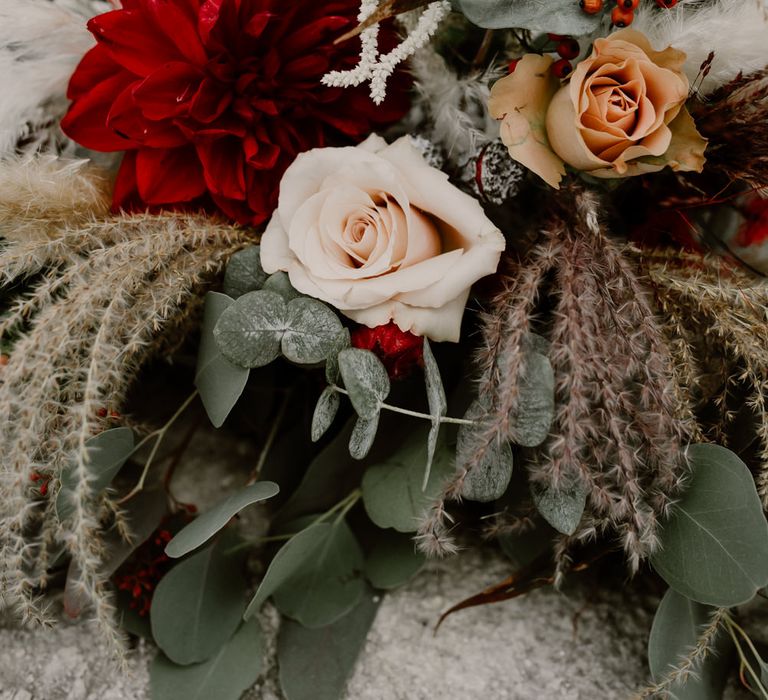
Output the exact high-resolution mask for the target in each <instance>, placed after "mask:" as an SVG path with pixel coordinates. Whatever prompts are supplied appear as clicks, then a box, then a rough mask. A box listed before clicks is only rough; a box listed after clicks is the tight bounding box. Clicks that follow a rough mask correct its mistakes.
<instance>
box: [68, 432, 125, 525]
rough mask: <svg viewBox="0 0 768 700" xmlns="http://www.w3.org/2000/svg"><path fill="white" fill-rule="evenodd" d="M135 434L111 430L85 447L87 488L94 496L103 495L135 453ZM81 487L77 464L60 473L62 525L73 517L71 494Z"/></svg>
mask: <svg viewBox="0 0 768 700" xmlns="http://www.w3.org/2000/svg"><path fill="white" fill-rule="evenodd" d="M133 446H134V443H133V431H132V430H131V429H130V428H112V429H111V430H105V431H104V432H103V433H99V434H98V435H95V436H94V437H92V438H91V439H90V440H88V441H87V442H86V443H85V449H86V452H87V459H86V464H87V467H88V488H89V490H90V492H91V494H92V495H94V496H95V495H96V494H98V493H100V492H101V491H103V490H104V489H105V488H106V487H107V486H109V484H110V483H111V482H112V479H114V478H115V476H116V475H117V473H118V472H119V471H120V469H121V468H122V466H123V465H124V464H125V463H126V462H127V461H128V458H129V457H130V456H131V453H132V452H133ZM78 483H79V480H78V475H77V473H76V470H75V466H74V464H70V465H69V466H67V467H66V468H65V469H64V470H63V471H62V472H61V489H59V493H58V496H57V497H56V513H57V515H58V517H59V521H62V522H63V521H64V520H66V519H67V518H68V517H69V516H70V515H72V509H73V505H72V494H73V491H74V489H76V488H77V486H78Z"/></svg>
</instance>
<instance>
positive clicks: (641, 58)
mask: <svg viewBox="0 0 768 700" xmlns="http://www.w3.org/2000/svg"><path fill="white" fill-rule="evenodd" d="M684 61H685V54H684V53H682V52H681V51H677V50H676V49H673V48H667V49H665V50H664V51H654V49H653V48H652V47H651V45H650V43H649V42H648V40H647V39H646V37H645V36H644V35H642V34H640V33H639V32H636V31H632V30H624V31H620V32H616V33H615V34H612V35H611V36H609V37H607V38H605V39H597V40H596V41H595V44H594V49H593V52H592V55H591V56H589V57H588V58H586V59H585V60H583V61H581V62H580V63H579V64H578V65H577V66H576V69H575V70H574V72H573V73H572V75H571V76H570V80H569V82H568V83H566V84H565V85H562V86H561V85H560V81H559V80H557V79H556V78H555V77H554V76H553V75H552V73H551V72H550V70H549V68H550V66H551V64H552V58H550V57H549V56H540V55H538V54H528V55H526V56H524V57H523V58H522V60H521V61H520V62H519V63H518V65H517V68H516V70H515V72H514V73H512V74H511V75H509V76H507V77H505V78H502V79H501V80H499V81H498V82H497V83H496V84H495V85H494V86H493V89H492V90H491V98H490V102H489V109H490V112H491V114H492V115H493V116H494V117H495V118H496V119H501V120H502V124H501V138H502V140H503V141H504V143H505V145H506V146H507V147H508V149H509V152H510V155H511V156H512V157H513V158H514V159H515V160H517V161H518V162H520V163H522V164H523V165H525V166H526V167H527V168H529V169H530V170H532V171H533V172H535V173H536V174H537V175H539V176H540V177H541V178H542V179H543V180H545V181H546V182H547V183H548V184H550V185H552V186H553V187H558V186H559V183H560V180H561V179H562V177H563V175H564V174H565V164H568V165H570V166H571V167H573V168H575V169H576V170H580V171H582V172H587V173H589V174H591V175H593V176H595V177H602V178H619V177H629V176H632V175H641V174H644V173H650V172H655V171H658V170H661V169H662V168H664V167H666V166H669V167H670V168H672V169H673V170H682V171H696V172H700V171H701V170H702V168H703V166H704V150H705V148H706V140H705V139H704V138H702V137H701V136H700V135H699V133H698V131H697V130H696V125H695V124H694V121H693V118H692V117H691V115H690V114H689V113H688V111H687V110H686V108H685V102H686V100H687V99H688V91H689V85H688V79H687V77H686V76H685V74H684V73H683V71H682V66H683V63H684Z"/></svg>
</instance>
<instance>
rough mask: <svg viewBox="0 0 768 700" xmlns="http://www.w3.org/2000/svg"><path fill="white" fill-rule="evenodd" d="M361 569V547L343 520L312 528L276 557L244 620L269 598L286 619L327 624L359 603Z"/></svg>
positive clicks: (318, 625)
mask: <svg viewBox="0 0 768 700" xmlns="http://www.w3.org/2000/svg"><path fill="white" fill-rule="evenodd" d="M362 564H363V555H362V552H361V550H360V545H359V544H358V543H357V540H355V538H354V535H353V534H352V532H351V531H350V530H349V527H348V526H347V524H346V523H345V522H344V521H343V520H341V521H338V522H334V523H328V522H320V523H316V524H314V525H311V526H310V527H308V528H307V529H306V530H302V531H301V532H299V533H298V534H297V535H295V536H294V537H292V538H291V539H290V540H288V542H286V543H285V544H284V545H283V546H282V547H281V548H280V550H279V551H278V552H277V554H276V555H275V557H274V558H273V559H272V562H271V563H270V565H269V568H268V569H267V573H266V574H265V575H264V578H263V579H262V581H261V584H260V585H259V588H258V590H257V591H256V595H254V597H253V600H251V602H250V604H249V605H248V609H247V610H246V612H245V617H246V619H248V618H249V617H252V616H253V615H255V614H256V612H257V611H258V610H259V608H260V607H261V606H262V605H263V603H264V601H265V600H266V599H267V598H269V597H270V596H273V597H274V601H275V605H276V606H277V607H278V609H279V610H280V611H281V612H282V613H283V614H284V615H287V616H288V617H291V618H293V619H295V620H297V621H298V622H301V623H302V624H304V625H305V626H306V627H321V626H323V625H326V624H330V623H331V622H333V621H334V620H336V619H338V618H339V617H341V616H342V615H344V614H345V613H346V612H348V611H349V610H350V609H351V608H352V607H354V605H356V603H357V602H358V601H359V600H360V596H361V595H362V592H363V588H364V586H363V582H362V579H361V578H360V576H359V571H360V570H361V569H362Z"/></svg>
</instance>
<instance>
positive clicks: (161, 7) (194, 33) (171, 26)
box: [145, 0, 208, 66]
mask: <svg viewBox="0 0 768 700" xmlns="http://www.w3.org/2000/svg"><path fill="white" fill-rule="evenodd" d="M145 2H146V4H147V9H148V12H149V13H151V15H152V16H153V17H154V20H155V24H156V26H157V28H158V29H159V30H160V31H161V32H162V33H163V34H165V36H166V37H167V38H168V40H169V41H170V42H172V43H173V44H175V45H176V48H177V49H178V50H179V52H180V53H181V55H182V56H184V57H185V58H186V59H188V60H189V61H191V62H192V63H194V64H195V65H197V66H204V65H205V64H206V62H207V60H208V56H207V54H206V52H205V48H204V47H203V44H202V42H201V41H200V35H199V34H198V30H197V26H196V19H197V10H196V8H193V7H191V6H188V9H187V11H185V10H184V8H183V7H180V6H179V4H178V3H179V2H180V0H176V2H168V1H167V0H145Z"/></svg>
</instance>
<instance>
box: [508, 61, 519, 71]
mask: <svg viewBox="0 0 768 700" xmlns="http://www.w3.org/2000/svg"><path fill="white" fill-rule="evenodd" d="M518 63H520V59H519V58H513V59H512V60H511V61H510V62H509V65H508V66H507V71H508V72H509V73H514V72H515V69H516V68H517V64H518Z"/></svg>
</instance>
